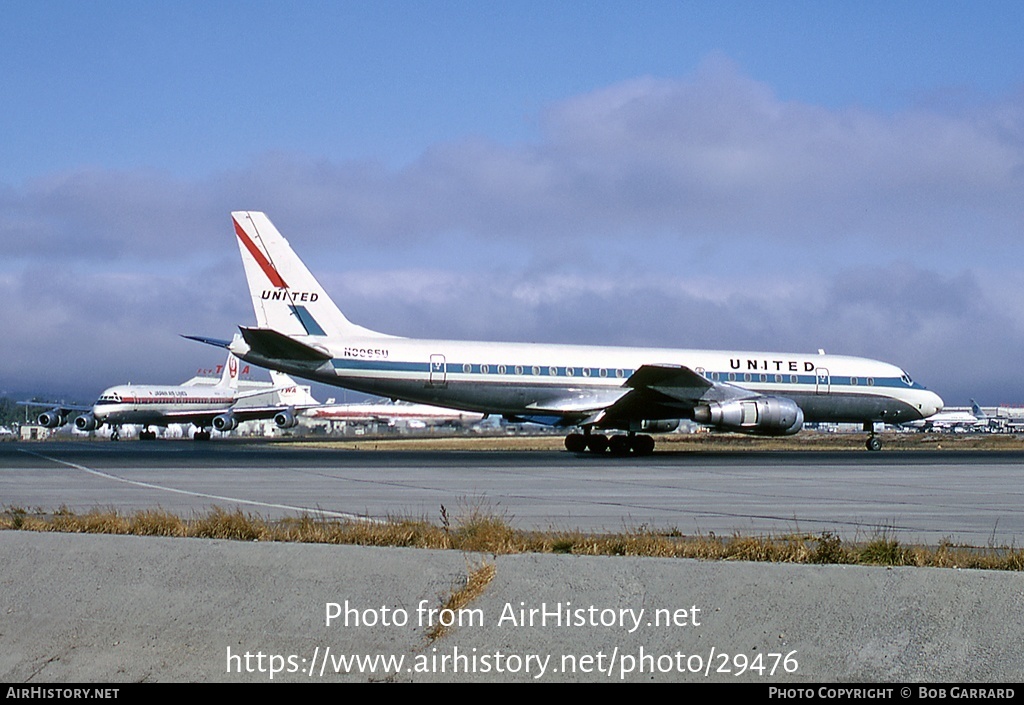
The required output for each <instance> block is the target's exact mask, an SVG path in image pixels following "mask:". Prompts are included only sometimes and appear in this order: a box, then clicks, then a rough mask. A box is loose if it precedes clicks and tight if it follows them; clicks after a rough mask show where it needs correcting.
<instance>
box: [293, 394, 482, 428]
mask: <svg viewBox="0 0 1024 705" xmlns="http://www.w3.org/2000/svg"><path fill="white" fill-rule="evenodd" d="M305 417H306V418H308V419H310V420H311V421H345V422H347V423H363V424H365V423H376V424H387V425H388V426H397V425H399V424H406V425H408V426H409V427H411V428H425V427H427V426H471V425H473V424H475V423H479V422H480V421H482V420H483V419H484V414H481V413H473V412H469V411H460V410H458V409H446V408H444V407H441V406H431V405H429V404H411V403H407V402H392V401H390V400H386V401H383V402H363V403H360V404H332V403H331V401H330V400H328V401H327V403H326V404H323V405H322V406H319V407H317V408H315V409H310V410H309V411H308V412H306V413H305Z"/></svg>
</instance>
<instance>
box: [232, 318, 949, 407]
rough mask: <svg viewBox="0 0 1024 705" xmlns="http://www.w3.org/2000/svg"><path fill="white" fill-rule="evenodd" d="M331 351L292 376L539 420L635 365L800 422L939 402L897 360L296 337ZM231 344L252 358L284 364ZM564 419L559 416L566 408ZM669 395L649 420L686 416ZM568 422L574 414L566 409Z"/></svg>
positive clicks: (624, 376) (591, 400)
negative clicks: (764, 400)
mask: <svg viewBox="0 0 1024 705" xmlns="http://www.w3.org/2000/svg"><path fill="white" fill-rule="evenodd" d="M296 339H297V340H300V341H302V342H304V343H306V344H308V345H310V346H311V347H316V348H317V349H320V350H322V351H324V352H325V353H326V354H328V355H329V356H330V359H328V360H324V361H307V362H299V361H292V362H291V363H290V364H288V365H287V370H286V371H288V372H291V373H294V374H296V375H298V376H302V377H306V378H308V379H313V380H316V381H319V382H324V383H327V384H332V385H336V386H341V387H346V388H348V389H353V390H356V391H360V392H365V393H368V394H376V395H380V396H389V397H395V398H401V399H406V400H409V401H415V402H420V403H424V404H436V405H441V406H446V407H451V408H457V409H465V410H467V411H475V412H480V413H485V414H502V415H505V416H510V417H531V416H538V417H540V416H544V412H545V410H546V409H547V405H548V404H553V403H554V402H556V401H558V402H560V408H561V410H562V412H564V411H565V399H566V398H567V397H572V396H578V397H579V399H580V408H579V413H578V418H580V419H582V418H585V417H586V416H587V415H588V412H589V410H590V409H592V408H594V407H595V406H598V404H595V401H596V400H600V399H602V398H609V399H611V398H614V397H615V396H616V395H617V394H620V393H621V390H622V388H623V385H624V384H625V382H626V381H627V380H628V379H629V378H630V376H631V375H632V374H634V373H635V372H636V371H637V370H638V369H639V368H640V367H641V366H643V365H650V364H659V365H674V366H685V367H687V368H689V369H691V370H693V371H694V372H696V373H697V374H698V375H701V376H703V377H704V378H706V379H707V380H709V381H712V382H715V383H723V384H733V385H738V386H741V387H743V388H745V389H749V390H751V391H752V392H756V393H759V394H763V395H777V396H781V397H786V398H789V399H792V400H793V401H794V402H796V403H797V405H799V406H800V408H801V409H802V410H803V413H804V420H805V421H809V422H815V421H826V420H827V421H849V422H870V421H885V422H887V423H899V422H902V421H910V420H914V419H920V418H924V417H926V416H929V415H931V414H934V413H935V412H936V410H937V409H939V408H941V406H942V401H941V399H939V397H938V396H937V395H936V394H934V393H933V392H930V391H928V390H927V389H925V388H924V387H922V386H921V385H919V384H917V383H915V382H913V381H912V380H910V378H909V377H908V376H907V375H906V373H905V372H903V370H901V369H900V368H899V367H896V366H895V365H891V364H889V363H885V362H880V361H877V360H870V359H866V358H858V357H848V356H841V355H826V354H805V355H800V354H793V353H771V352H729V351H711V350H676V349H661V348H627V347H604V346H583V345H546V344H536V343H478V342H461V341H450V340H419V339H416V340H412V339H404V338H391V337H381V338H365V339H351V340H348V341H346V342H344V343H343V344H341V343H336V342H335V341H333V340H332V341H329V342H328V341H325V339H324V338H322V337H319V336H306V337H305V338H303V337H297V338H296ZM245 347H246V346H245V343H244V342H240V341H236V342H235V343H234V344H233V345H232V348H231V349H232V351H233V352H235V353H236V354H237V355H239V356H240V357H242V358H243V359H245V360H246V361H248V362H252V363H255V364H258V365H267V366H277V367H282V361H281V360H279V359H275V360H268V359H265V358H262V357H261V356H259V355H258V354H256V353H254V352H251V351H248V350H246V349H245ZM563 415H564V413H563ZM689 416H690V410H689V409H688V408H687V407H686V405H679V404H673V403H672V402H671V400H669V399H666V400H665V403H664V404H662V405H661V406H660V407H659V410H658V413H657V414H655V415H653V416H651V418H687V417H689ZM568 420H570V421H571V420H572V415H571V414H570V415H569V418H568Z"/></svg>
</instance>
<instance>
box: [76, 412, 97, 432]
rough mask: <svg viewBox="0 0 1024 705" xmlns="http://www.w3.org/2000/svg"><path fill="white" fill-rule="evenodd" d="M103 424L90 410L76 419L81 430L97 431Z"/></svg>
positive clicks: (77, 426)
mask: <svg viewBox="0 0 1024 705" xmlns="http://www.w3.org/2000/svg"><path fill="white" fill-rule="evenodd" d="M100 425H101V424H100V423H99V422H97V421H96V417H95V416H94V415H93V413H92V412H91V411H90V412H89V413H87V414H82V415H81V416H79V417H77V418H76V419H75V428H77V429H78V430H79V431H95V430H96V428H97V427H98V426H100Z"/></svg>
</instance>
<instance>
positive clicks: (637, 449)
mask: <svg viewBox="0 0 1024 705" xmlns="http://www.w3.org/2000/svg"><path fill="white" fill-rule="evenodd" d="M633 452H634V453H635V454H636V455H650V454H651V453H653V452H654V438H652V437H651V436H648V435H646V434H643V435H640V436H636V437H635V438H634V439H633Z"/></svg>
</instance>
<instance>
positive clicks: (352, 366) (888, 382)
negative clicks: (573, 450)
mask: <svg viewBox="0 0 1024 705" xmlns="http://www.w3.org/2000/svg"><path fill="white" fill-rule="evenodd" d="M331 364H332V365H333V366H334V368H335V369H336V370H352V371H367V372H370V371H376V372H412V373H422V374H429V373H430V371H431V368H430V363H429V362H422V363H417V362H396V361H390V360H350V359H347V358H346V359H340V358H335V359H334V360H332V361H331ZM534 367H535V366H532V365H519V366H516V365H508V364H506V365H495V364H486V365H478V364H469V363H466V364H462V363H447V364H446V365H445V371H446V374H449V375H453V376H458V375H465V374H472V375H481V376H487V377H502V376H504V377H512V376H514V377H522V378H523V379H529V378H534V377H558V378H560V379H561V378H564V379H575V380H580V381H584V380H587V379H594V380H616V379H620V380H622V381H625V380H627V379H629V377H630V376H631V375H632V374H633V373H634V372H636V370H633V369H628V368H620V369H622V370H623V376H622V377H617V376H616V375H615V371H616V370H615V368H600V367H591V368H586V369H588V370H589V371H590V374H589V375H584V374H583V370H584V369H585V368H584V367H582V366H574V367H572V368H571V369H572V371H573V374H571V375H568V374H566V372H565V370H566V368H565V367H564V366H547V365H538V366H536V367H538V368H539V369H540V374H537V375H535V374H534ZM502 368H504V371H501V370H502ZM517 368H518V370H519V371H518V372H517V371H516V370H517ZM484 369H485V370H486V371H484ZM602 369H604V370H605V372H606V375H605V376H604V377H602V376H601V370H602ZM552 370H554V371H555V373H554V374H552V373H551V371H552ZM733 374H735V378H734V379H729V372H718V373H714V372H706V373H705V377H706V378H707V379H709V380H712V381H717V382H725V383H728V384H738V385H744V384H805V385H813V384H817V383H818V378H817V376H816V375H806V374H801V375H794V374H788V373H785V374H781V375H780V376H781V380H780V381H777V380H776V379H775V373H768V374H767V377H768V378H767V379H765V380H761V378H760V377H761V374H762V373H751V379H749V380H746V379H743V374H744V373H741V372H739V373H733ZM716 375H717V377H716ZM794 377H796V381H794V379H793V378H794ZM871 379H872V381H873V383H872V384H868V383H867V377H857V380H858V383H857V384H851V383H850V377H849V376H839V375H830V376H829V378H828V382H827V383H828V384H829V385H831V386H844V387H846V386H850V387H858V388H862V389H863V390H864V391H865V392H869V391H870V390H871V388H873V387H895V388H908V389H909V388H919V386H920V385H918V384H914V385H913V386H908V385H907V384H906V382H904V381H903V380H902V379H899V378H898V377H872V378H871ZM822 383H824V382H822Z"/></svg>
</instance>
